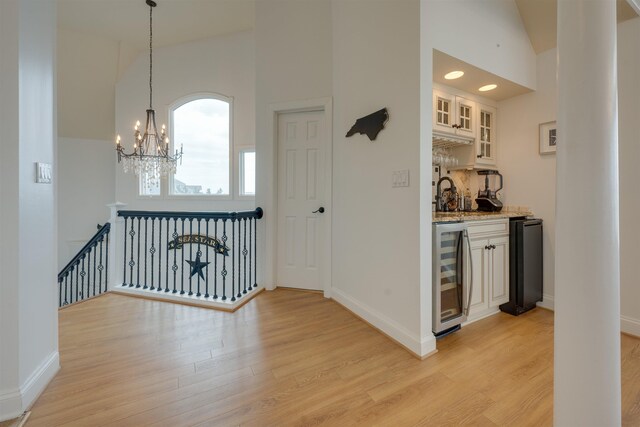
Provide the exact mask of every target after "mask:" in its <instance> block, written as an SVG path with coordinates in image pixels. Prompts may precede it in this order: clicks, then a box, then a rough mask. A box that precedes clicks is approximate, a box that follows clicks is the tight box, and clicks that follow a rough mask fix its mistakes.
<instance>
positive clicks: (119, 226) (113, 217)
mask: <svg viewBox="0 0 640 427" xmlns="http://www.w3.org/2000/svg"><path fill="white" fill-rule="evenodd" d="M125 206H127V204H126V203H121V202H115V203H110V204H108V205H107V207H108V208H109V222H110V223H111V232H110V233H109V266H108V270H109V283H108V284H107V285H108V286H107V290H109V291H111V290H113V289H114V288H115V287H116V286H118V285H121V284H122V283H123V281H124V271H122V268H121V267H122V257H123V256H124V255H123V251H122V250H123V245H124V242H123V241H122V239H123V236H124V228H123V227H124V218H122V217H119V216H118V211H119V210H121V209H123V208H124V207H125Z"/></svg>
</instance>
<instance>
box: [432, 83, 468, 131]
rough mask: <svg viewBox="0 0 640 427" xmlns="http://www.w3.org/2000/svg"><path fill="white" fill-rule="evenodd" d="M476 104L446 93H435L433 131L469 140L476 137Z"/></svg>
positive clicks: (436, 91)
mask: <svg viewBox="0 0 640 427" xmlns="http://www.w3.org/2000/svg"><path fill="white" fill-rule="evenodd" d="M476 109H477V108H476V103H475V102H473V101H470V100H468V99H465V98H463V97H460V96H455V95H452V94H450V93H447V92H445V91H440V90H434V91H433V131H434V132H436V133H442V134H449V135H455V136H458V137H463V138H466V139H468V140H473V139H475V137H476V133H477V130H476V120H477V118H476V114H477V113H476Z"/></svg>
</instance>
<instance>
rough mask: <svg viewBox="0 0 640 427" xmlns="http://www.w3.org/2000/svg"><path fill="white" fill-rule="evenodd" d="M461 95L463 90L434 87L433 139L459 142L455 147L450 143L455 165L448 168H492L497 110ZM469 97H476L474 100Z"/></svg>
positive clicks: (494, 158)
mask: <svg viewBox="0 0 640 427" xmlns="http://www.w3.org/2000/svg"><path fill="white" fill-rule="evenodd" d="M448 89H450V90H451V91H450V92H449V90H448ZM464 95H465V92H461V91H459V90H457V89H453V88H448V87H447V86H442V85H437V86H436V87H434V90H433V133H434V140H435V139H436V138H443V139H445V140H447V139H448V138H449V137H452V138H454V139H457V140H458V141H459V142H458V143H457V144H456V145H457V148H456V147H455V145H453V146H452V145H450V147H452V150H453V154H454V156H455V157H456V158H457V159H458V165H457V166H456V167H455V168H452V169H495V168H496V158H497V157H496V154H497V140H496V135H497V127H496V123H497V110H496V108H495V107H493V106H491V105H487V104H485V103H483V102H482V101H481V100H482V98H480V97H477V96H476V97H474V96H473V95H471V94H467V95H468V96H464ZM471 98H477V101H474V100H472V99H471ZM486 102H487V103H490V102H491V101H489V100H486Z"/></svg>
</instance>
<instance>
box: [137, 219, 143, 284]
mask: <svg viewBox="0 0 640 427" xmlns="http://www.w3.org/2000/svg"><path fill="white" fill-rule="evenodd" d="M141 225H142V217H141V216H139V217H138V262H137V264H136V265H137V267H138V268H137V269H136V289H138V288H140V235H141V234H142V232H141V231H140V229H141V228H142V227H141Z"/></svg>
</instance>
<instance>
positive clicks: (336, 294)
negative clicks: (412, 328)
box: [332, 288, 436, 357]
mask: <svg viewBox="0 0 640 427" xmlns="http://www.w3.org/2000/svg"><path fill="white" fill-rule="evenodd" d="M332 298H333V299H334V300H335V301H336V302H338V303H339V304H340V305H342V306H344V307H345V308H347V309H348V310H350V311H352V312H353V313H355V314H356V315H357V316H359V317H361V318H362V319H364V320H365V321H366V322H368V323H370V324H371V325H372V326H374V327H375V328H377V329H379V330H381V331H382V332H384V333H385V334H386V335H387V336H389V338H391V339H393V340H394V341H397V342H398V343H400V345H402V346H403V347H406V348H407V349H409V350H410V351H411V352H413V353H415V354H416V355H418V356H420V357H424V356H426V355H428V354H430V353H432V352H434V351H435V350H436V339H435V337H434V336H433V335H432V334H427V335H426V336H424V337H422V339H420V337H418V336H416V335H415V334H413V333H411V332H409V331H407V330H406V329H405V328H404V327H403V326H401V325H398V324H397V323H396V322H395V321H394V320H393V319H390V318H389V317H387V316H385V315H384V314H382V313H379V312H377V311H376V310H374V309H372V308H371V307H369V306H367V305H365V304H362V303H361V302H359V301H356V300H355V299H354V298H352V297H350V296H348V295H347V294H345V293H344V292H342V291H341V290H338V289H335V288H334V289H333V293H332Z"/></svg>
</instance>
